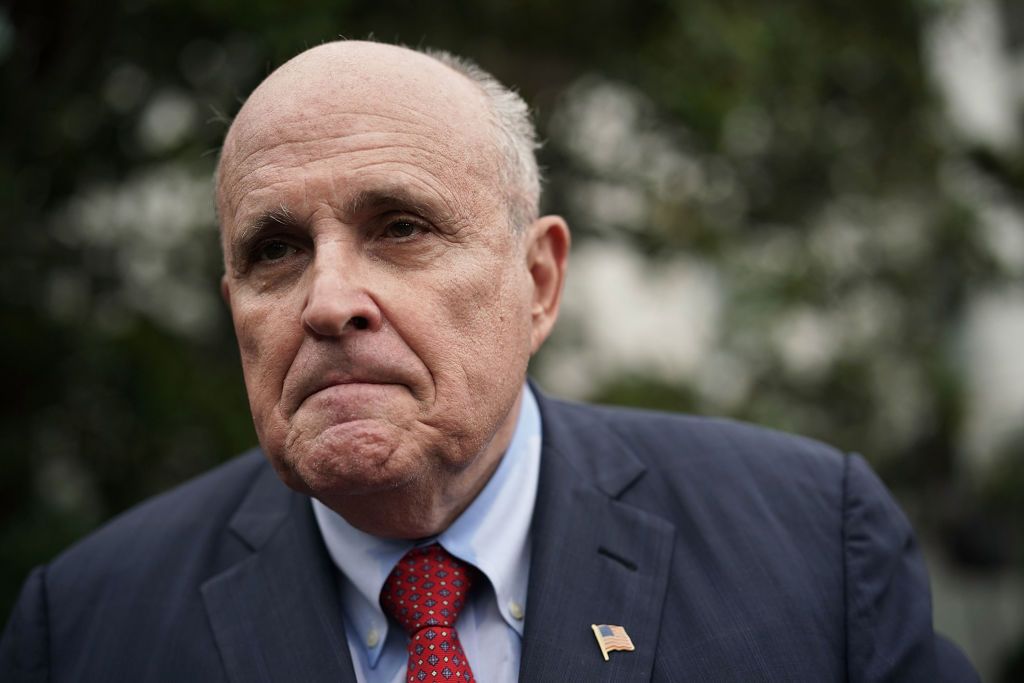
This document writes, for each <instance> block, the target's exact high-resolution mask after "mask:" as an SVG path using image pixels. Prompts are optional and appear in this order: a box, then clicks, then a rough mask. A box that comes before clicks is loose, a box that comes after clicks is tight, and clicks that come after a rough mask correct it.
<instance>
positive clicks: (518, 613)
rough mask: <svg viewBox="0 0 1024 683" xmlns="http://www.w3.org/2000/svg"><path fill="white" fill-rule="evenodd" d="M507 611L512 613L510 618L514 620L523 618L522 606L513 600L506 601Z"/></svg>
mask: <svg viewBox="0 0 1024 683" xmlns="http://www.w3.org/2000/svg"><path fill="white" fill-rule="evenodd" d="M508 611H509V612H510V613H511V614H512V618H513V619H515V620H516V621H522V620H523V606H522V605H520V604H519V603H518V602H516V601H515V600H509V601H508Z"/></svg>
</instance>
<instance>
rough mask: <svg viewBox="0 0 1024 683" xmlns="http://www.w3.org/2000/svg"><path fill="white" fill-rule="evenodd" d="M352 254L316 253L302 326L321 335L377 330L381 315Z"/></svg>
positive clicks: (379, 325)
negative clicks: (347, 256) (350, 255)
mask: <svg viewBox="0 0 1024 683" xmlns="http://www.w3.org/2000/svg"><path fill="white" fill-rule="evenodd" d="M356 260H357V259H356V258H355V257H350V258H344V257H342V256H341V255H339V254H336V253H318V254H317V255H316V257H315V258H314V261H313V264H312V270H311V272H309V273H307V276H308V277H309V278H310V280H311V282H310V284H309V289H308V294H307V297H306V303H305V306H304V308H303V310H302V324H303V326H304V327H305V328H306V329H307V330H309V331H310V332H312V333H313V334H315V335H317V336H320V337H340V336H342V335H343V334H346V333H349V332H353V331H357V330H369V331H376V330H379V329H380V327H381V323H382V321H383V315H382V313H381V310H380V308H379V307H378V306H377V303H376V301H374V299H373V297H372V296H371V295H370V293H369V292H368V291H367V289H366V286H365V285H367V284H368V276H367V275H366V274H365V273H364V272H363V270H362V269H361V268H360V266H359V264H358V263H356Z"/></svg>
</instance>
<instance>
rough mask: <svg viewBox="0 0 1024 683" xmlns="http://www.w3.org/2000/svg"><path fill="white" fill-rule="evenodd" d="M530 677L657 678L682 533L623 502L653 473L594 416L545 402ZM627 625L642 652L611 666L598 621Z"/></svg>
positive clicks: (525, 662) (524, 675)
mask: <svg viewBox="0 0 1024 683" xmlns="http://www.w3.org/2000/svg"><path fill="white" fill-rule="evenodd" d="M537 394H538V399H539V403H540V408H541V415H542V420H543V425H544V447H543V452H542V456H541V480H540V487H539V490H538V494H537V506H536V510H535V514H534V524H533V528H532V533H533V536H532V540H533V546H534V550H533V563H532V566H531V569H530V588H529V593H528V598H527V599H528V605H527V617H526V631H525V635H524V640H523V654H522V660H521V663H520V680H522V681H537V680H581V681H582V680H586V681H592V680H593V681H600V680H608V681H619V680H649V679H650V677H651V673H652V671H653V666H654V651H655V645H656V643H657V641H658V632H659V628H660V623H661V610H662V604H663V601H664V595H665V591H666V588H667V585H668V576H669V569H670V563H671V555H672V546H673V542H674V535H675V530H674V527H673V525H672V524H671V523H669V522H668V521H666V520H664V519H662V518H660V517H657V516H656V515H652V514H650V513H648V512H646V511H644V510H641V509H639V508H636V507H634V506H632V505H629V504H627V503H624V502H622V501H621V500H619V498H620V497H622V496H623V495H624V494H625V492H627V491H628V490H629V489H630V487H632V486H634V485H635V484H636V483H637V482H638V481H640V480H641V478H642V477H643V476H644V472H645V467H644V465H643V464H642V462H641V461H640V459H639V458H637V456H636V455H635V454H634V453H633V451H632V448H631V447H630V445H629V443H627V442H626V441H625V440H624V439H623V438H622V437H620V436H619V435H618V434H617V433H616V432H615V431H614V430H613V429H612V428H611V427H610V426H609V425H608V424H607V422H606V421H603V420H602V419H601V418H600V416H599V415H597V414H595V412H594V409H592V408H587V407H583V406H575V405H572V404H567V403H562V402H559V401H553V400H550V399H547V398H544V397H543V396H542V395H541V394H540V392H537ZM594 623H596V624H601V623H608V624H616V625H620V626H623V627H625V629H626V630H627V632H628V633H629V635H630V636H631V638H632V640H633V643H634V645H635V646H636V651H634V652H623V653H619V652H615V653H612V654H611V659H610V661H608V662H605V661H604V660H603V658H602V657H601V652H600V649H599V648H598V645H597V642H596V640H595V638H594V635H593V633H592V631H591V628H590V626H591V624H594Z"/></svg>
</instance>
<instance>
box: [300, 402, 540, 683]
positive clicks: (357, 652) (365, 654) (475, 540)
mask: <svg viewBox="0 0 1024 683" xmlns="http://www.w3.org/2000/svg"><path fill="white" fill-rule="evenodd" d="M540 448H541V423H540V411H539V409H538V408H537V401H536V399H535V398H534V396H533V393H532V392H531V391H530V388H529V386H524V388H523V400H522V402H521V405H520V410H519V418H518V420H517V422H516V429H515V432H514V433H513V435H512V441H511V443H510V444H509V447H508V450H507V451H506V452H505V455H504V457H503V458H502V459H501V463H499V465H498V468H497V470H495V472H494V475H493V476H492V477H491V479H490V481H488V482H487V484H486V486H484V488H483V490H482V491H481V492H480V494H479V495H478V496H477V497H476V499H475V500H473V502H472V503H470V505H469V507H468V508H466V510H465V511H464V512H463V513H462V514H461V515H460V516H459V517H458V518H457V519H456V520H455V521H454V522H453V523H452V525H451V526H450V527H448V529H446V530H445V531H444V532H442V533H441V535H439V536H438V537H437V538H436V539H434V538H431V539H423V540H422V541H420V542H419V543H413V542H411V541H399V540H394V539H383V538H377V537H376V536H371V535H370V534H367V533H364V532H362V531H360V530H358V529H356V528H355V527H353V526H351V525H350V524H349V523H348V522H346V521H345V520H344V519H343V518H342V517H341V516H340V515H338V514H336V513H335V512H333V511H332V510H330V509H329V508H328V507H327V506H325V505H324V504H323V503H321V502H320V501H318V500H316V499H313V513H314V515H315V516H316V521H317V524H318V526H319V527H320V532H321V534H323V537H324V543H325V544H326V545H327V551H328V553H330V556H331V558H332V559H333V560H334V563H335V564H336V565H337V567H338V569H339V570H340V571H341V574H340V578H339V586H340V589H341V610H342V614H343V617H344V622H345V634H346V636H347V637H348V645H349V651H350V652H351V654H352V663H353V665H354V667H355V671H356V679H357V680H358V681H359V683H402V681H403V680H404V678H405V667H406V660H407V657H408V654H407V650H406V643H408V641H409V637H408V635H406V633H405V632H404V631H403V630H402V629H401V627H399V626H397V625H395V624H394V623H389V622H388V619H387V617H386V616H385V615H384V612H383V611H382V610H381V608H380V603H379V602H378V600H379V597H380V591H381V588H382V587H383V586H384V580H385V579H387V577H388V574H390V573H391V569H392V568H393V567H394V566H395V564H396V563H397V562H398V560H399V559H401V557H402V555H404V554H405V553H406V552H407V551H408V550H409V549H410V548H412V547H413V546H414V545H429V544H430V543H433V542H435V541H436V542H438V543H440V544H441V545H442V546H444V548H445V549H446V550H447V551H448V552H449V553H451V554H452V555H455V556H456V557H458V558H460V559H462V560H465V561H466V562H470V563H472V564H473V565H474V566H476V567H477V568H478V569H479V570H480V571H481V572H483V573H484V574H485V575H486V576H487V578H488V580H489V582H490V583H489V585H488V582H486V581H480V582H479V584H477V585H474V587H473V591H472V595H471V596H470V599H469V601H468V603H467V605H466V606H465V607H464V608H463V610H462V613H461V614H460V615H459V620H458V621H457V622H456V628H457V629H458V632H459V639H460V640H461V641H462V647H463V649H464V650H465V652H466V657H467V659H468V660H469V664H470V666H471V667H472V668H473V674H474V676H475V678H476V679H477V680H480V681H487V682H488V683H514V682H515V681H516V680H517V679H518V677H519V656H520V650H521V647H522V637H523V621H524V619H525V615H526V586H527V581H528V579H529V570H530V542H529V540H530V539H529V530H530V520H531V518H532V517H533V506H534V501H535V499H536V496H537V480H538V477H539V474H540Z"/></svg>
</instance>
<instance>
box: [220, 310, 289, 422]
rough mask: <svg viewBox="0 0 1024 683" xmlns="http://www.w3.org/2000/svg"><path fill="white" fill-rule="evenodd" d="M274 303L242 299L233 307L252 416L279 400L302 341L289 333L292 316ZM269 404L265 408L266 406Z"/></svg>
mask: <svg viewBox="0 0 1024 683" xmlns="http://www.w3.org/2000/svg"><path fill="white" fill-rule="evenodd" d="M286 310H288V309H287V306H285V305H282V302H279V301H276V302H274V303H273V305H269V304H267V303H266V302H261V301H258V300H257V301H253V300H243V301H242V302H240V303H239V304H238V305H235V306H233V307H232V320H233V322H234V327H235V336H236V337H237V338H238V348H239V352H240V354H241V358H242V371H243V374H244V375H245V384H246V389H247V390H248V393H249V401H250V403H251V404H252V409H253V413H254V414H262V413H264V412H266V411H267V410H268V409H269V408H270V407H271V405H275V404H276V402H277V400H278V399H279V398H280V395H281V389H282V387H283V384H284V377H285V375H286V374H287V371H288V367H289V364H290V363H291V359H292V358H293V357H294V355H295V350H296V349H297V348H298V345H299V343H300V342H301V335H297V334H295V333H294V332H293V331H292V330H293V328H294V327H295V325H296V322H294V321H293V320H292V318H293V317H294V316H289V315H287V314H286V313H285V311H286ZM268 403H269V404H270V405H267V404H268Z"/></svg>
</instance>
